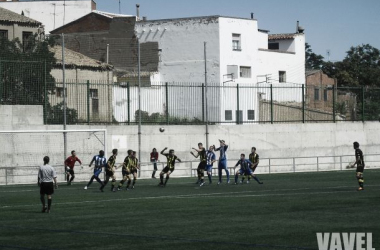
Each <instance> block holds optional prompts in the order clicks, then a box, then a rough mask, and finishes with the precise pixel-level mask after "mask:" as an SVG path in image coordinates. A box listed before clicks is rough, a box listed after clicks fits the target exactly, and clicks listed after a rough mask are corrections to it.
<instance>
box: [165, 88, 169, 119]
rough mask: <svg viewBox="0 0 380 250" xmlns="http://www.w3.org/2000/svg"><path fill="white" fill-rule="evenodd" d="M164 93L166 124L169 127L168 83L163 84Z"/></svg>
mask: <svg viewBox="0 0 380 250" xmlns="http://www.w3.org/2000/svg"><path fill="white" fill-rule="evenodd" d="M165 93H166V124H168V125H169V89H168V83H167V82H166V83H165Z"/></svg>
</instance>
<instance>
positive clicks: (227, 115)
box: [224, 110, 232, 121]
mask: <svg viewBox="0 0 380 250" xmlns="http://www.w3.org/2000/svg"><path fill="white" fill-rule="evenodd" d="M224 117H225V120H226V121H232V110H226V111H224Z"/></svg>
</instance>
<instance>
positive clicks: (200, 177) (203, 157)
mask: <svg viewBox="0 0 380 250" xmlns="http://www.w3.org/2000/svg"><path fill="white" fill-rule="evenodd" d="M193 150H195V151H197V153H198V154H197V155H195V154H194V153H193V152H192V151H191V152H190V154H192V155H193V156H194V157H195V158H198V157H199V158H200V163H199V164H198V168H197V173H198V181H197V182H196V184H200V186H203V185H204V184H205V181H204V177H205V169H206V167H207V159H206V149H205V148H204V147H203V144H202V143H201V142H200V143H198V149H196V148H193Z"/></svg>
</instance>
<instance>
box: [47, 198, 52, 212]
mask: <svg viewBox="0 0 380 250" xmlns="http://www.w3.org/2000/svg"><path fill="white" fill-rule="evenodd" d="M51 202H52V199H48V210H50V208H51Z"/></svg>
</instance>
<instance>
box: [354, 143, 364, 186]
mask: <svg viewBox="0 0 380 250" xmlns="http://www.w3.org/2000/svg"><path fill="white" fill-rule="evenodd" d="M354 149H355V163H354V164H353V165H352V167H354V166H355V165H356V178H357V179H358V183H359V188H358V191H362V190H364V177H363V172H364V167H365V164H364V156H363V152H362V151H361V149H360V148H359V142H354Z"/></svg>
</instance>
